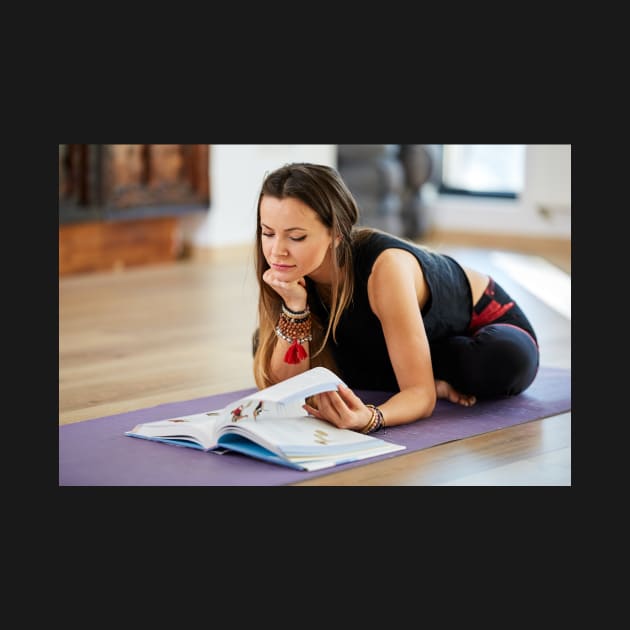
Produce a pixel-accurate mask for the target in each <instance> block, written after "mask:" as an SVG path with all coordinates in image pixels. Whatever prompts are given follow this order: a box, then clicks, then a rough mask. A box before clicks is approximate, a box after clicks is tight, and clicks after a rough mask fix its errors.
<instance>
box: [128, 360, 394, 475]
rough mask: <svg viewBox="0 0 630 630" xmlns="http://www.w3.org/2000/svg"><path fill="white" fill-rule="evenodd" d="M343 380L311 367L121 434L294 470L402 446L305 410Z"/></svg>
mask: <svg viewBox="0 0 630 630" xmlns="http://www.w3.org/2000/svg"><path fill="white" fill-rule="evenodd" d="M340 383H341V384H343V381H342V380H341V379H340V378H339V377H337V376H336V375H335V374H334V373H333V372H331V371H330V370H328V369H326V368H324V367H315V368H311V369H310V370H307V371H306V372H303V373H302V374H298V375H297V376H293V377H291V378H288V379H286V380H284V381H281V382H280V383H277V384H275V385H272V386H271V387H267V388H265V389H261V390H259V391H257V392H254V393H253V394H250V395H248V396H244V397H243V398H240V399H239V400H236V401H235V402H232V403H230V404H229V405H228V406H227V407H224V408H223V409H217V410H214V411H207V412H205V413H197V414H193V415H188V416H179V417H177V418H169V419H166V420H158V421H155V422H145V423H144V424H138V425H136V426H135V427H134V428H133V429H131V430H130V431H126V432H125V435H128V436H130V437H137V438H144V439H147V440H154V441H157V442H164V443H166V444H173V445H176V446H187V447H190V448H196V449H201V450H204V451H221V452H225V451H226V450H227V451H238V452H240V453H244V454H245V455H249V456H251V457H256V458H259V459H264V460H266V461H270V462H274V463H276V464H282V465H284V466H290V467H291V468H297V469H299V470H320V469H322V468H330V467H333V466H338V465H339V464H345V463H347V462H353V461H357V460H361V459H366V458H369V457H376V456H377V455H383V454H385V453H391V452H394V451H399V450H402V449H404V448H405V447H404V446H401V445H398V444H392V443H391V442H387V441H385V440H381V439H379V438H376V437H374V436H373V435H364V434H363V433H358V432H356V431H351V430H349V429H339V428H337V427H335V426H334V425H332V424H330V423H328V422H325V421H323V420H318V419H317V418H313V417H312V416H309V415H307V414H306V412H305V411H304V409H302V405H303V404H304V401H305V399H306V398H308V397H309V396H314V395H315V394H320V393H321V392H325V391H333V390H336V389H337V385H339V384H340Z"/></svg>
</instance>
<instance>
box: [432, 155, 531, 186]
mask: <svg viewBox="0 0 630 630" xmlns="http://www.w3.org/2000/svg"><path fill="white" fill-rule="evenodd" d="M525 146H526V145H524V144H444V145H442V185H443V186H444V187H445V188H446V189H453V190H458V191H466V192H470V193H476V194H483V193H495V194H513V195H517V196H518V195H519V194H520V193H521V192H522V191H523V185H524V178H525Z"/></svg>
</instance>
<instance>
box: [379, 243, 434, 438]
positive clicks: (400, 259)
mask: <svg viewBox="0 0 630 630" xmlns="http://www.w3.org/2000/svg"><path fill="white" fill-rule="evenodd" d="M368 297H369V300H370V306H371V307H372V310H373V311H374V313H375V315H376V316H377V317H378V319H379V321H380V322H381V326H382V328H383V334H384V336H385V342H386V344H387V351H388V354H389V357H390V361H391V362H392V367H393V368H394V373H395V374H396V380H397V381H398V386H399V388H400V391H399V392H398V393H397V394H395V395H394V396H392V397H391V398H390V399H389V400H387V401H386V402H385V403H383V404H382V405H381V407H380V408H381V411H382V412H383V415H384V417H385V420H386V423H387V425H388V426H395V425H397V424H406V423H408V422H413V421H414V420H418V419H419V418H426V417H428V416H430V415H431V414H432V413H433V410H434V408H435V403H436V400H437V393H436V386H435V380H434V377H433V368H432V365H431V352H430V349H429V340H428V339H427V335H426V331H425V329H424V322H423V321H422V314H421V312H420V306H419V305H420V303H424V301H425V300H426V299H427V298H428V287H427V285H426V283H425V281H424V277H423V275H422V270H421V268H420V266H419V265H418V262H417V260H416V259H415V258H414V257H413V256H412V255H411V254H410V253H408V252H406V251H404V250H398V249H390V250H387V251H385V252H383V254H381V256H379V258H378V259H377V261H376V263H375V264H374V268H373V270H372V274H371V275H370V279H369V280H368Z"/></svg>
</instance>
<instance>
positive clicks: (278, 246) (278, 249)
mask: <svg viewBox="0 0 630 630" xmlns="http://www.w3.org/2000/svg"><path fill="white" fill-rule="evenodd" d="M271 253H272V254H273V255H274V256H286V255H287V254H288V251H287V246H286V243H285V242H284V240H283V239H281V238H279V237H276V238H275V239H274V240H273V243H272V245H271Z"/></svg>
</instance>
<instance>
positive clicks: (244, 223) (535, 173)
mask: <svg viewBox="0 0 630 630" xmlns="http://www.w3.org/2000/svg"><path fill="white" fill-rule="evenodd" d="M301 161H303V162H316V163H320V164H328V165H330V166H334V167H336V166H337V145H334V144H314V145H313V144H213V145H211V146H210V178H211V179H210V194H211V204H210V209H209V211H208V212H207V213H206V214H204V215H196V216H191V217H186V218H185V219H184V220H183V223H182V229H183V237H184V240H186V241H187V242H190V243H192V244H193V245H194V246H198V247H217V246H223V245H242V244H247V243H253V239H254V235H255V231H256V200H257V197H258V193H259V191H260V186H261V184H262V181H263V178H264V176H265V174H266V173H267V172H268V171H270V170H273V169H276V168H278V167H279V166H282V165H283V164H285V163H286V162H301ZM525 163H526V164H525V171H526V172H525V188H524V191H523V194H522V196H521V198H520V199H517V200H505V199H483V198H465V197H458V196H453V195H440V196H438V195H436V194H435V193H434V194H431V190H430V188H429V187H427V186H425V189H426V190H424V189H423V192H424V197H425V203H426V209H427V215H428V223H429V226H431V227H433V228H435V229H438V230H444V231H449V230H451V231H456V232H466V231H469V232H481V233H490V234H493V233H499V234H510V235H526V236H530V235H531V236H543V237H544V236H547V237H560V238H570V237H571V145H569V144H555V145H554V144H551V145H550V144H534V145H527V148H526V158H525ZM541 206H542V207H544V208H546V209H547V210H548V212H547V213H541V212H540V207H541Z"/></svg>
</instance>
